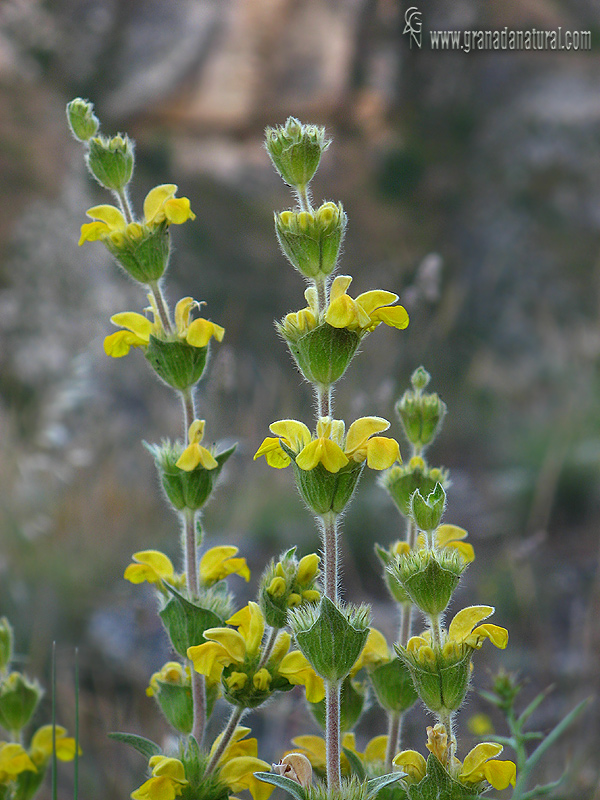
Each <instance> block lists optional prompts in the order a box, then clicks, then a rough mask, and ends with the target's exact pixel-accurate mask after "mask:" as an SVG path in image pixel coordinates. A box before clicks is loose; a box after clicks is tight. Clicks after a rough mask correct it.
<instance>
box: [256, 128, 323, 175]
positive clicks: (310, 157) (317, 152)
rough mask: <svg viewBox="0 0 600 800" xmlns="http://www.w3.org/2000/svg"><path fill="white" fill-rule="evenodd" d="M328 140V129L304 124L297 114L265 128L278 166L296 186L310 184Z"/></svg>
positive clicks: (270, 151)
mask: <svg viewBox="0 0 600 800" xmlns="http://www.w3.org/2000/svg"><path fill="white" fill-rule="evenodd" d="M329 143H330V140H329V139H326V138H325V128H320V127H318V126H317V125H302V123H301V122H299V120H297V119H295V117H288V119H287V121H286V123H285V125H280V126H278V127H276V128H267V129H266V131H265V146H266V148H267V152H268V153H269V156H270V157H271V161H272V162H273V165H274V167H275V169H276V170H277V172H278V173H279V174H280V175H281V177H282V179H283V180H284V181H285V182H286V183H287V184H288V186H292V187H294V188H297V187H301V188H305V187H306V186H307V185H308V184H309V183H310V181H311V180H312V178H313V175H314V174H315V172H316V171H317V167H318V166H319V162H320V161H321V155H322V153H323V152H324V151H325V150H326V149H327V148H328V147H329Z"/></svg>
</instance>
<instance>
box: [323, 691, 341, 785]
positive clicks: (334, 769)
mask: <svg viewBox="0 0 600 800" xmlns="http://www.w3.org/2000/svg"><path fill="white" fill-rule="evenodd" d="M340 685H341V684H340V682H339V681H335V682H333V681H326V682H325V709H326V711H325V747H326V752H327V789H328V792H329V793H331V792H332V791H335V790H336V789H339V787H340V783H341V780H342V772H341V762H340V757H341V751H340Z"/></svg>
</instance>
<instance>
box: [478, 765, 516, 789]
mask: <svg viewBox="0 0 600 800" xmlns="http://www.w3.org/2000/svg"><path fill="white" fill-rule="evenodd" d="M483 774H484V776H485V779H486V781H487V782H488V783H491V785H492V786H493V787H494V789H497V790H498V791H502V789H506V787H507V786H508V785H509V784H510V785H511V786H514V785H515V783H516V782H517V767H516V764H513V762H512V761H497V760H492V761H488V762H487V763H486V764H484V765H483Z"/></svg>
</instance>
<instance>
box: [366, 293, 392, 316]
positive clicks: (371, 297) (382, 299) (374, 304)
mask: <svg viewBox="0 0 600 800" xmlns="http://www.w3.org/2000/svg"><path fill="white" fill-rule="evenodd" d="M397 299H398V295H397V294H394V293H393V292H386V291H385V289H371V291H369V292H363V293H362V294H359V295H358V297H357V298H356V302H357V303H358V304H359V305H361V306H362V307H363V309H364V310H365V311H366V312H367V314H368V315H369V316H372V314H373V312H374V311H375V309H377V308H381V307H382V306H391V305H392V303H395V302H396V300H397Z"/></svg>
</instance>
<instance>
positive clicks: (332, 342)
mask: <svg viewBox="0 0 600 800" xmlns="http://www.w3.org/2000/svg"><path fill="white" fill-rule="evenodd" d="M278 330H279V332H280V333H281V335H282V336H283V338H284V339H285V340H286V342H287V344H288V347H289V348H290V353H291V354H292V356H293V357H294V360H295V362H296V364H297V365H298V369H299V370H300V372H301V373H302V374H303V375H304V377H305V378H306V380H307V381H309V382H310V383H316V384H317V385H319V386H324V387H328V386H331V385H332V384H333V383H335V382H336V381H339V379H340V378H341V377H342V376H343V374H344V373H345V371H346V370H347V369H348V366H349V364H350V362H351V361H352V359H353V357H354V355H355V353H356V351H357V349H358V345H359V344H360V337H359V336H358V334H357V333H356V332H355V331H349V330H347V329H346V328H334V327H333V326H331V325H329V323H327V322H324V323H322V324H321V325H318V326H317V327H316V328H314V329H313V330H311V331H309V332H308V333H303V334H302V335H300V336H298V337H297V338H296V337H295V336H293V335H290V331H289V328H288V326H286V325H285V320H283V322H282V323H281V324H280V325H278Z"/></svg>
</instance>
